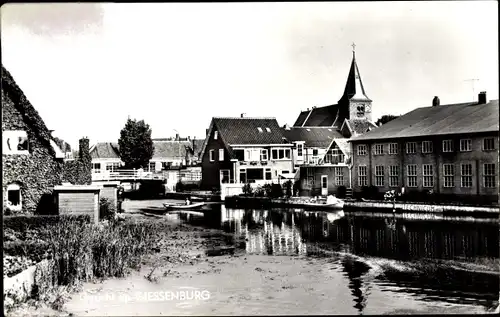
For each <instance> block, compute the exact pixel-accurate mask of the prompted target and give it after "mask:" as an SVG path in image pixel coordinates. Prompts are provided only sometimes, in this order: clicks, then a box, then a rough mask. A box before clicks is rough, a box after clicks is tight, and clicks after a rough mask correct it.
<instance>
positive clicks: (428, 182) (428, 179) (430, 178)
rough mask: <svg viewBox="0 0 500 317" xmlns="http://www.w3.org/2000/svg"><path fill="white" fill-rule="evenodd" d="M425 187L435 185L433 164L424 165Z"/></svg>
mask: <svg viewBox="0 0 500 317" xmlns="http://www.w3.org/2000/svg"><path fill="white" fill-rule="evenodd" d="M422 171H423V176H424V187H434V170H433V169H432V165H431V164H424V165H422Z"/></svg>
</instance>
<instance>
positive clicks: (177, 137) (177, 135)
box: [175, 133, 180, 141]
mask: <svg viewBox="0 0 500 317" xmlns="http://www.w3.org/2000/svg"><path fill="white" fill-rule="evenodd" d="M179 140H180V138H179V133H176V134H175V141H179Z"/></svg>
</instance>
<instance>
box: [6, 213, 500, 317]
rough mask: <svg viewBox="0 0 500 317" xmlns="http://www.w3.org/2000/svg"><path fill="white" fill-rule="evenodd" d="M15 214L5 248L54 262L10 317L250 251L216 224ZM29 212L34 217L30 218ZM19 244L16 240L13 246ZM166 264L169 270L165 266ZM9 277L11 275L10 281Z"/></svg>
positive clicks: (429, 264) (391, 263)
mask: <svg viewBox="0 0 500 317" xmlns="http://www.w3.org/2000/svg"><path fill="white" fill-rule="evenodd" d="M15 218H16V217H7V221H5V222H4V230H5V232H7V233H8V235H7V239H6V240H10V241H9V242H10V246H9V248H10V249H9V250H8V252H6V250H5V245H4V253H6V254H9V253H10V255H11V256H16V253H17V255H23V256H25V257H27V258H33V257H35V258H36V259H35V260H33V261H35V262H36V261H39V260H40V259H42V258H43V259H45V260H47V263H50V265H48V266H47V267H46V271H45V272H39V273H43V274H37V276H35V285H34V291H33V292H32V293H31V295H30V296H29V297H28V298H27V299H20V298H16V294H9V293H7V294H6V293H5V292H4V309H5V313H6V315H11V316H13V315H26V311H29V312H30V313H28V314H33V313H34V314H37V313H42V312H43V314H46V313H45V312H44V310H49V311H50V313H48V314H52V315H54V314H56V315H57V314H58V315H64V314H65V312H64V304H65V303H66V302H67V301H69V300H70V299H71V297H72V296H74V295H75V294H77V293H78V292H80V291H81V288H82V285H83V284H84V283H86V282H98V281H102V280H106V279H117V278H118V279H119V278H123V277H127V276H129V274H131V273H132V272H134V271H136V272H137V271H139V270H141V269H142V271H144V270H146V269H147V271H148V272H149V274H146V275H145V276H144V278H145V279H146V280H148V281H150V282H154V281H155V280H156V279H157V278H158V277H157V276H156V275H157V274H161V272H162V271H165V272H167V271H168V272H170V270H173V269H175V268H176V267H179V266H182V265H186V264H190V265H193V266H194V265H196V263H203V262H204V261H206V260H207V259H209V258H210V257H213V254H211V253H210V252H208V251H210V250H212V251H213V250H218V249H221V250H223V249H224V248H227V247H232V248H233V249H235V254H233V255H229V256H227V255H222V254H219V255H216V256H222V257H224V258H226V257H228V259H229V260H230V261H233V262H235V264H237V261H239V258H240V255H241V254H244V244H245V242H244V241H239V240H237V239H235V238H234V237H233V236H231V235H228V234H224V233H221V232H219V231H217V230H215V229H207V228H202V227H196V226H189V225H184V224H182V223H181V224H174V223H169V222H166V221H161V222H160V221H158V219H156V218H144V217H141V216H138V215H129V214H127V213H125V214H123V215H120V217H119V220H114V221H103V222H101V223H100V224H98V225H95V224H92V223H90V221H89V220H88V219H85V217H61V216H54V217H53V218H52V219H51V220H49V221H47V219H45V220H40V219H41V218H47V217H39V216H31V217H30V216H23V217H21V218H22V219H15ZM28 218H30V219H31V220H26V219H28ZM13 244H15V245H17V246H16V247H13ZM29 245H31V247H28V246H29ZM35 250H36V252H35ZM23 252H24V253H23ZM212 253H213V252H212ZM330 253H331V252H330V251H327V250H324V249H323V250H321V249H318V250H317V252H314V253H313V254H311V256H312V257H315V256H320V257H329V256H332V254H330ZM34 254H36V255H34ZM40 254H42V255H43V256H41V255H40ZM247 256H248V257H251V255H245V257H247ZM335 256H341V257H347V258H352V259H355V260H359V261H362V262H365V263H368V265H369V266H370V267H371V268H372V269H374V270H375V271H377V272H381V273H380V274H386V273H387V274H389V273H390V272H407V273H408V272H409V273H408V274H410V273H411V274H413V275H415V274H416V275H418V276H421V275H425V274H427V273H428V274H431V273H432V272H434V271H436V268H444V269H451V270H454V271H456V270H462V271H463V270H465V271H469V272H481V273H485V274H492V275H498V274H499V273H498V266H499V264H500V262H499V259H479V260H475V261H467V260H464V261H461V260H460V261H459V260H454V261H444V260H443V261H442V260H426V259H423V260H422V261H417V262H415V263H414V262H402V261H396V260H390V259H379V258H369V257H367V258H365V257H362V256H358V255H354V254H349V253H345V254H342V253H338V252H336V254H335ZM167 267H168V268H169V270H166V268H167ZM18 270H19V269H18ZM12 272H14V271H12ZM429 272H430V273H429ZM164 274H167V273H164ZM5 278H6V276H5V275H4V281H5ZM186 278H189V277H186ZM65 315H67V314H65Z"/></svg>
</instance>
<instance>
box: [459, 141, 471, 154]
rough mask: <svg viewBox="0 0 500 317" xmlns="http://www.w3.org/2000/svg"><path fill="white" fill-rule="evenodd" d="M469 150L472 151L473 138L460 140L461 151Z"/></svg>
mask: <svg viewBox="0 0 500 317" xmlns="http://www.w3.org/2000/svg"><path fill="white" fill-rule="evenodd" d="M469 151H472V140H471V139H463V140H460V152H469Z"/></svg>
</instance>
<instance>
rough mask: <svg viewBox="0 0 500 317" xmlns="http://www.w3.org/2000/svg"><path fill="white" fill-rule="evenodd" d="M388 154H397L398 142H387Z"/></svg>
mask: <svg viewBox="0 0 500 317" xmlns="http://www.w3.org/2000/svg"><path fill="white" fill-rule="evenodd" d="M389 154H398V144H397V143H390V144H389Z"/></svg>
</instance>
